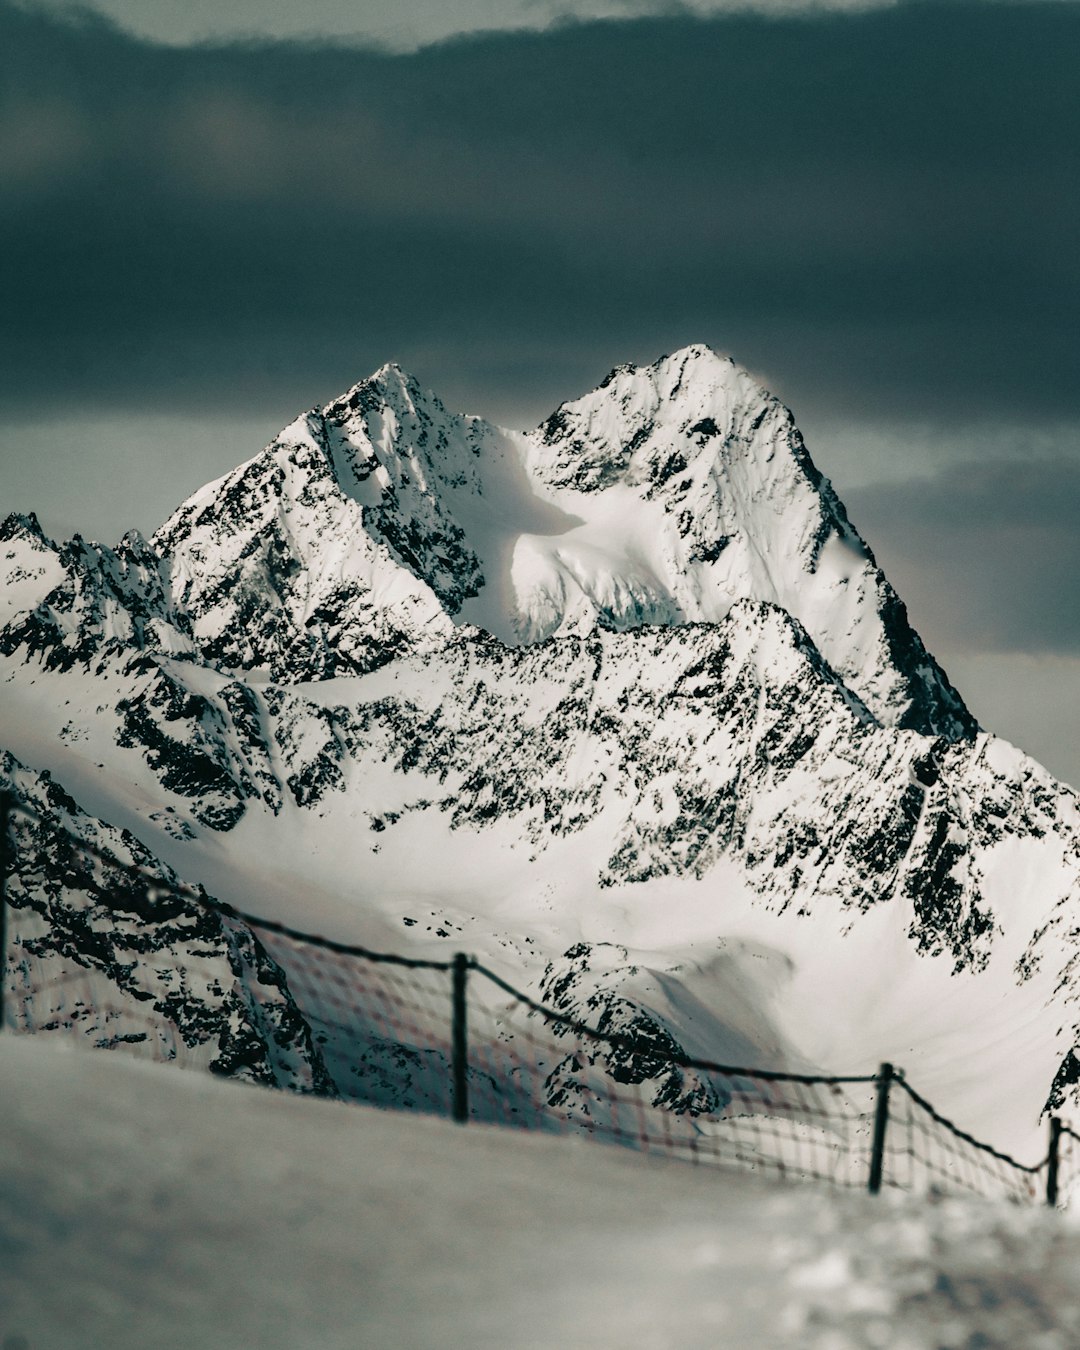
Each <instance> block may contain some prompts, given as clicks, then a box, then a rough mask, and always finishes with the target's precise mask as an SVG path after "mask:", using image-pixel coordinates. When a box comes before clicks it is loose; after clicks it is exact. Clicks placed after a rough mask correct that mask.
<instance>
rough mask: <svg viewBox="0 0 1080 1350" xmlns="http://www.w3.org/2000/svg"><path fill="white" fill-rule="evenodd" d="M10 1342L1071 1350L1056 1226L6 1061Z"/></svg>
mask: <svg viewBox="0 0 1080 1350" xmlns="http://www.w3.org/2000/svg"><path fill="white" fill-rule="evenodd" d="M0 1078H2V1081H3V1082H4V1084H5V1087H6V1090H5V1092H4V1106H3V1110H2V1111H0V1310H2V1311H0V1338H4V1337H6V1338H17V1337H22V1338H23V1339H24V1341H25V1342H26V1343H27V1344H28V1345H29V1346H30V1347H33V1350H39V1347H40V1348H42V1350H44V1348H46V1347H47V1348H48V1350H102V1347H109V1350H128V1347H131V1350H135V1347H138V1348H139V1350H144V1347H145V1346H147V1345H153V1346H155V1347H156V1350H194V1347H200V1350H201V1348H202V1347H209V1346H212V1347H214V1350H233V1347H236V1348H237V1350H239V1348H240V1347H244V1348H245V1350H247V1347H251V1346H259V1347H260V1350H278V1348H279V1347H280V1350H297V1347H303V1348H304V1350H336V1348H337V1347H341V1348H342V1350H344V1348H345V1347H349V1350H355V1347H357V1346H371V1347H394V1350H398V1348H399V1347H400V1348H401V1350H421V1348H426V1347H429V1346H430V1347H435V1346H440V1347H445V1346H454V1347H458V1346H460V1347H475V1348H476V1350H486V1348H487V1347H491V1350H494V1348H495V1347H500V1350H502V1348H503V1347H513V1350H547V1347H556V1346H559V1347H565V1346H574V1347H623V1346H634V1347H640V1348H641V1350H668V1348H669V1347H670V1348H671V1350H675V1347H678V1350H694V1348H695V1347H702V1350H704V1347H710V1350H715V1347H717V1346H723V1347H731V1348H732V1350H735V1348H736V1347H738V1348H739V1350H743V1348H744V1347H745V1348H747V1350H755V1348H757V1347H784V1348H785V1350H786V1348H787V1347H793V1348H794V1350H803V1348H804V1347H805V1350H849V1348H854V1350H861V1348H862V1347H868V1348H869V1347H882V1346H885V1347H891V1348H893V1350H931V1348H933V1350H941V1348H948V1350H952V1347H957V1348H958V1350H959V1347H971V1346H976V1345H978V1346H980V1347H984V1348H990V1350H993V1348H995V1347H1002V1350H1005V1348H1006V1347H1008V1350H1027V1348H1030V1350H1068V1347H1070V1346H1074V1345H1076V1344H1077V1340H1078V1337H1080V1290H1077V1289H1076V1287H1075V1281H1074V1278H1073V1272H1074V1270H1075V1265H1076V1260H1077V1258H1078V1257H1080V1234H1078V1233H1077V1232H1076V1231H1075V1230H1074V1228H1073V1227H1071V1226H1070V1225H1069V1223H1068V1222H1067V1221H1066V1220H1063V1219H1062V1217H1061V1216H1059V1215H1053V1214H1050V1213H1044V1212H1041V1211H1038V1210H1031V1209H1019V1208H1011V1207H1005V1206H1001V1207H998V1206H991V1205H988V1204H975V1203H972V1204H966V1203H962V1202H948V1203H943V1204H939V1205H920V1204H918V1203H917V1202H914V1201H912V1200H911V1199H910V1198H903V1197H892V1196H883V1197H880V1198H879V1199H877V1200H873V1199H871V1198H870V1197H867V1196H863V1195H857V1194H854V1195H853V1194H847V1193H840V1192H836V1193H833V1192H830V1191H825V1190H820V1189H818V1188H816V1187H813V1186H809V1185H796V1184H792V1185H788V1186H784V1185H776V1184H772V1185H770V1184H768V1183H764V1182H761V1181H759V1180H756V1179H754V1178H749V1177H746V1176H743V1175H739V1174H728V1173H726V1172H720V1171H716V1170H713V1169H708V1170H698V1169H695V1168H693V1167H690V1166H687V1165H683V1164H679V1163H665V1162H662V1161H658V1160H652V1159H647V1158H641V1157H639V1156H634V1155H628V1154H627V1153H626V1152H625V1151H624V1150H621V1149H614V1148H605V1147H603V1146H601V1145H596V1144H590V1143H588V1142H586V1141H584V1140H573V1139H555V1138H551V1137H548V1136H541V1135H534V1134H523V1133H518V1132H516V1131H503V1130H498V1129H494V1128H490V1127H479V1126H470V1127H469V1128H468V1129H461V1128H460V1127H455V1126H453V1125H451V1124H449V1123H447V1122H445V1121H442V1120H437V1119H433V1118H429V1117H422V1116H413V1115H402V1114H396V1113H391V1112H380V1111H376V1110H372V1109H368V1108H363V1107H344V1106H340V1105H336V1104H333V1103H327V1102H319V1101H314V1100H311V1099H302V1098H298V1097H293V1096H291V1095H289V1094H285V1093H273V1092H269V1091H265V1090H261V1089H256V1088H248V1087H241V1086H239V1085H236V1084H233V1083H224V1082H219V1081H216V1080H214V1079H211V1078H209V1077H207V1076H205V1075H203V1074H200V1073H193V1072H184V1071H182V1070H177V1069H172V1068H166V1067H162V1066H157V1065H148V1064H143V1063H139V1062H136V1061H133V1060H130V1059H128V1058H127V1057H123V1056H119V1055H110V1054H107V1053H104V1052H93V1051H89V1050H82V1051H73V1050H71V1049H68V1048H66V1047H63V1046H60V1045H58V1044H57V1043H56V1042H51V1041H49V1040H48V1039H47V1038H45V1037H35V1038H19V1037H11V1036H8V1037H5V1038H3V1040H2V1041H0Z"/></svg>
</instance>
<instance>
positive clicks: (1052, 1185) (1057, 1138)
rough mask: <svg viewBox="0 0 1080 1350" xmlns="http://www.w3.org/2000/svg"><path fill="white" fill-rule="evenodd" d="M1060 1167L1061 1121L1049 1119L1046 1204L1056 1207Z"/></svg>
mask: <svg viewBox="0 0 1080 1350" xmlns="http://www.w3.org/2000/svg"><path fill="white" fill-rule="evenodd" d="M1060 1165H1061V1119H1060V1117H1059V1116H1051V1117H1050V1152H1049V1153H1048V1154H1047V1155H1046V1203H1047V1204H1048V1205H1050V1207H1051V1208H1054V1207H1056V1206H1057V1199H1058V1168H1059V1167H1060Z"/></svg>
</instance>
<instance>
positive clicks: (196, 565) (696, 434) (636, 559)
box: [154, 345, 975, 738]
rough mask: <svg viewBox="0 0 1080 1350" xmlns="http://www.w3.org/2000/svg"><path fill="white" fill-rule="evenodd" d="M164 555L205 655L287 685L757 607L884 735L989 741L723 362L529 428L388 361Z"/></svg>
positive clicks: (764, 394)
mask: <svg viewBox="0 0 1080 1350" xmlns="http://www.w3.org/2000/svg"><path fill="white" fill-rule="evenodd" d="M154 543H155V546H156V547H157V548H158V549H159V550H160V551H161V552H162V553H163V554H164V555H165V556H166V557H167V559H168V560H169V567H170V570H171V576H172V586H173V594H174V596H175V597H176V600H177V603H178V605H179V606H180V607H181V608H182V609H183V610H184V611H185V612H187V613H188V614H189V615H190V616H191V621H192V625H193V634H194V636H195V638H196V641H197V642H199V643H200V644H201V645H202V647H203V650H204V651H205V652H206V653H207V654H208V655H210V656H211V657H212V658H213V659H215V660H219V661H221V662H223V663H224V664H226V665H228V666H231V667H235V668H241V669H247V668H250V667H252V666H265V667H267V668H268V669H269V671H270V673H271V674H272V676H273V677H274V678H276V679H283V678H284V679H310V678H320V677H325V676H327V675H332V674H339V673H344V672H348V671H353V672H356V671H362V670H365V669H370V668H372V667H373V666H375V665H378V664H380V663H381V661H383V660H385V659H387V658H388V657H389V656H390V655H393V653H394V652H397V651H401V650H403V649H404V648H405V647H409V646H415V645H417V644H419V645H420V646H421V647H424V648H430V647H432V646H434V645H438V644H439V643H441V642H444V641H446V640H447V639H448V637H449V636H450V635H451V634H452V630H453V628H454V626H455V625H458V626H460V625H462V624H471V625H475V626H477V627H480V628H483V629H486V630H487V631H489V632H491V633H492V634H494V635H495V636H496V637H498V638H500V639H501V640H502V641H504V642H507V643H511V644H513V643H520V642H536V641H541V640H543V639H545V638H548V637H552V636H559V635H564V634H567V633H580V632H587V631H589V630H590V629H591V628H593V627H595V626H596V625H597V624H600V625H603V626H606V627H610V628H614V629H625V628H633V627H638V626H640V625H642V624H666V625H670V624H682V623H693V622H706V623H714V622H717V621H719V620H720V619H722V618H723V617H724V615H725V614H726V613H727V612H728V610H729V609H730V608H731V606H732V604H733V603H734V602H735V601H736V600H738V599H741V598H749V599H758V600H764V601H767V602H769V603H773V604H778V605H781V606H782V607H784V608H785V609H787V610H788V611H789V612H790V613H791V614H793V615H794V616H795V617H796V618H797V619H798V620H799V621H800V623H802V624H803V625H804V627H805V628H806V629H807V631H808V632H809V633H810V634H811V636H812V637H813V639H814V641H815V642H816V643H817V645H818V646H819V647H820V648H821V650H822V652H823V653H824V655H825V656H826V659H828V660H829V661H830V662H831V663H832V664H833V666H834V667H835V669H836V670H837V672H838V673H839V674H840V676H841V677H842V678H843V679H844V680H846V681H847V682H848V683H849V685H850V686H851V688H852V689H853V691H854V692H855V693H856V694H857V695H858V696H859V697H860V698H861V699H862V700H863V701H864V702H865V703H866V704H867V706H868V707H869V708H870V709H871V710H872V712H873V713H874V715H875V716H876V717H878V718H879V719H880V720H881V721H882V722H884V723H885V724H887V725H896V726H907V727H913V728H916V729H919V730H928V731H933V732H934V733H936V734H943V735H945V736H948V737H950V738H953V737H956V736H959V735H965V734H969V733H970V732H971V731H973V730H974V727H975V724H974V721H973V720H972V718H971V717H970V714H968V712H967V710H966V709H965V708H964V706H963V703H962V701H961V700H960V698H959V696H958V695H957V694H956V692H955V690H953V689H952V687H951V686H950V685H949V683H948V681H947V679H946V678H945V676H944V674H943V673H942V672H941V670H940V669H939V667H938V666H937V665H936V663H935V662H934V661H933V659H932V658H931V657H930V656H929V654H928V653H927V652H926V650H925V648H924V646H923V644H922V643H921V641H920V640H919V638H918V636H917V634H915V633H914V632H913V631H912V629H911V627H910V625H909V624H908V622H907V617H906V613H905V611H904V609H903V606H902V605H901V604H900V602H899V601H898V599H897V598H896V596H895V593H894V592H893V591H892V589H891V587H890V586H889V584H888V582H887V581H886V579H885V578H884V576H883V575H882V574H881V572H880V571H879V570H878V568H877V566H876V565H875V562H874V559H873V555H872V554H871V552H870V550H869V549H868V548H867V547H866V545H865V544H864V543H863V541H862V539H861V538H860V537H859V535H858V534H857V532H856V531H855V530H854V528H853V527H852V526H851V524H850V522H849V521H848V518H847V515H846V512H845V511H844V508H843V506H842V504H841V503H840V501H839V500H838V498H837V497H836V495H835V493H834V492H833V490H832V488H831V486H830V485H829V484H828V482H827V481H826V480H824V479H823V478H822V476H821V475H820V473H818V471H817V469H816V468H815V467H814V465H813V463H812V461H811V459H810V456H809V455H808V453H807V451H806V447H805V446H804V444H803V441H802V438H801V436H800V435H799V432H798V429H797V428H796V426H795V424H794V421H793V419H792V416H791V414H790V413H789V412H788V410H787V409H786V408H785V407H784V406H783V405H782V404H781V403H780V402H779V400H777V399H776V398H775V397H774V396H773V395H771V394H770V393H768V391H767V390H765V389H763V388H762V387H761V385H760V384H758V382H757V381H756V380H754V378H753V377H752V376H751V375H749V374H748V373H747V372H746V371H745V370H744V369H742V367H740V366H739V365H737V364H736V363H735V362H734V361H733V360H732V359H731V358H730V357H726V356H721V355H718V354H717V353H716V352H714V351H712V350H711V349H710V348H708V347H706V346H703V345H696V346H691V347H687V348H685V349H683V350H682V351H679V352H676V353H674V354H673V355H671V356H667V357H663V358H661V359H660V360H659V361H657V362H655V363H653V364H652V365H650V366H643V367H641V366H620V367H617V368H616V369H615V370H614V371H612V373H611V374H610V375H609V376H608V377H607V378H606V379H605V380H604V381H603V382H602V383H601V384H600V385H599V386H598V387H597V388H596V389H594V390H592V391H591V392H590V393H588V394H585V395H584V396H583V397H581V398H579V399H577V400H574V401H573V402H569V403H564V404H562V405H561V406H560V407H559V408H558V409H557V410H556V411H555V412H554V413H553V414H552V415H551V416H550V417H549V418H547V419H546V421H544V422H543V423H542V424H541V425H540V427H539V428H537V429H536V430H535V431H533V432H529V433H522V432H514V431H507V430H504V429H502V428H499V427H496V426H493V425H492V424H490V423H488V422H485V421H484V420H483V419H482V418H478V417H466V416H461V415H459V414H456V413H453V412H450V411H448V410H447V409H446V407H445V406H444V405H443V404H442V402H441V401H440V400H439V399H438V397H437V396H436V395H435V394H432V393H430V392H429V391H427V390H425V389H424V388H423V387H422V386H421V385H420V384H419V382H418V381H417V380H416V379H415V378H414V377H413V376H412V375H410V374H408V373H407V372H405V371H404V370H402V369H401V368H400V367H399V366H397V365H393V364H390V365H386V366H383V367H381V368H380V369H379V370H378V371H376V372H375V373H374V374H373V375H372V376H370V377H369V378H368V379H366V380H362V381H360V382H359V383H357V384H356V385H354V386H353V387H352V388H351V389H350V390H348V391H347V392H346V393H345V394H343V395H341V396H340V397H339V398H337V399H334V400H332V401H331V402H330V403H328V404H327V405H326V406H325V407H323V408H322V409H314V410H311V411H309V412H307V413H305V414H304V415H302V416H301V417H300V418H298V419H297V420H296V421H295V422H294V423H292V424H291V425H290V426H289V427H287V428H286V429H285V430H284V431H283V432H282V433H281V435H280V436H279V437H278V438H277V439H276V440H275V441H274V442H273V443H272V444H271V445H270V446H268V447H267V448H266V449H265V450H264V451H262V452H261V454H259V455H257V456H256V457H255V458H254V459H253V460H251V461H249V462H248V463H247V464H245V465H241V466H240V468H238V469H236V470H234V472H233V473H232V474H229V475H227V476H226V477H225V478H223V479H221V480H220V481H219V482H217V483H215V484H212V485H211V486H210V487H209V488H207V489H204V490H203V491H202V492H200V493H197V494H196V495H195V497H193V498H192V499H191V500H190V501H189V502H187V503H185V504H184V505H183V506H182V507H181V508H180V510H179V511H178V512H177V513H176V514H175V515H174V516H173V517H172V518H171V519H170V520H169V521H167V522H166V523H165V525H163V526H162V528H161V530H159V531H158V533H157V535H156V536H155V539H154Z"/></svg>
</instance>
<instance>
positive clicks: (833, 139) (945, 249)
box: [0, 0, 1080, 784]
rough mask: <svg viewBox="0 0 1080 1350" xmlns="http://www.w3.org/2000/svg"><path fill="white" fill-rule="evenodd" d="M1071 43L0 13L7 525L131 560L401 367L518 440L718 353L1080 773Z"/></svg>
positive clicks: (292, 9) (1061, 5)
mask: <svg viewBox="0 0 1080 1350" xmlns="http://www.w3.org/2000/svg"><path fill="white" fill-rule="evenodd" d="M568 11H569V12H572V13H573V14H576V15H578V16H579V21H576V22H575V21H572V20H570V19H568V18H567V13H568ZM581 16H586V18H587V21H586V20H585V19H582V18H581ZM493 28H498V29H501V30H502V31H480V30H490V29H493ZM1078 51H1080V4H1078V3H1074V0H1045V2H1042V0H1025V2H1024V3H1009V0H955V2H954V0H933V2H932V3H921V4H920V3H905V2H903V0H899V2H898V3H881V4H853V3H842V2H838V3H835V4H827V3H824V4H813V3H806V4H795V3H786V0H784V2H781V0H772V2H770V0H760V2H759V3H757V4H745V5H739V4H733V3H711V2H710V0H695V3H692V4H684V5H672V4H665V3H661V2H658V3H648V0H640V2H639V0H589V2H588V3H583V4H577V5H568V4H558V3H555V2H554V0H394V3H376V0H366V3H365V2H364V0H308V3H307V4H306V5H305V6H303V7H301V6H297V5H295V4H294V3H292V0H288V3H286V0H231V3H230V4H228V5H220V4H219V3H216V2H215V3H210V0H187V3H185V4H182V5H181V4H176V3H173V2H172V0H95V5H94V7H93V8H91V7H89V6H86V7H84V8H83V9H82V10H80V11H78V12H74V11H71V10H70V9H66V10H65V9H64V8H63V7H61V6H58V5H56V4H44V3H13V2H12V0H0V456H2V459H0V464H2V469H3V479H2V483H0V509H2V510H5V511H6V510H8V509H20V510H25V509H31V508H35V509H37V510H38V512H39V514H40V515H41V517H42V520H43V523H44V524H45V525H46V526H47V528H50V529H51V530H53V531H55V532H56V533H58V534H68V533H70V532H71V531H73V530H75V529H81V530H82V531H83V532H84V533H89V534H96V535H99V536H102V537H105V538H108V539H114V538H115V537H118V536H119V534H120V533H122V531H123V529H124V528H125V527H126V526H127V525H129V524H135V525H138V526H140V527H141V528H142V529H144V530H147V531H148V530H150V529H152V528H153V527H154V526H156V525H157V524H158V523H159V522H160V520H161V519H162V518H163V517H164V516H165V515H166V514H167V512H168V511H169V510H170V509H171V508H172V507H173V506H174V505H175V504H176V503H177V502H178V501H179V500H180V498H181V497H183V496H185V495H186V494H187V493H188V492H190V491H192V490H193V489H194V488H196V487H197V486H199V485H200V484H201V483H202V482H203V481H204V480H205V479H207V478H209V477H212V476H216V475H217V474H219V473H222V472H224V471H225V470H226V469H227V468H229V467H231V466H232V465H233V464H235V463H237V462H239V460H241V459H243V458H246V457H247V456H248V455H250V454H252V453H254V451H255V450H257V449H258V448H259V446H260V445H262V444H263V443H264V442H265V441H266V440H267V439H269V437H270V436H271V435H272V434H273V433H274V432H275V431H276V430H277V429H278V428H279V427H280V426H281V425H283V424H284V423H285V422H286V421H288V420H290V419H291V418H292V417H293V416H294V415H295V414H296V412H298V411H299V410H301V409H303V408H306V407H309V406H311V405H313V404H315V403H317V402H320V401H325V400H326V399H328V398H330V397H331V396H333V395H334V394H336V393H337V392H339V391H340V390H342V389H343V388H345V387H347V386H348V385H349V384H352V383H353V382H355V381H356V380H357V379H359V378H360V377H361V376H363V375H365V374H367V373H369V372H370V371H371V370H372V369H374V368H375V367H376V366H378V365H380V364H381V363H382V362H383V361H386V360H391V359H393V360H398V361H400V362H401V363H402V364H404V365H406V366H407V367H409V368H410V369H412V370H413V371H414V372H415V373H416V375H417V376H418V377H419V378H420V379H421V380H422V381H423V382H424V383H426V384H428V385H429V386H430V387H432V388H434V389H436V390H437V391H438V392H439V393H440V395H441V396H442V397H443V398H444V399H445V400H446V401H447V403H448V404H449V405H450V406H452V407H458V408H461V409H462V410H467V411H473V412H480V413H483V414H485V415H487V416H489V417H492V418H494V419H495V420H500V421H503V422H505V423H508V424H511V425H518V426H530V425H533V424H534V423H536V422H537V421H539V420H540V418H541V417H542V416H544V415H545V414H546V413H547V412H549V411H550V410H551V409H552V408H553V407H554V406H555V404H557V403H558V402H559V401H560V400H561V399H563V398H566V397H572V396H574V395H576V394H578V393H581V392H583V391H584V390H586V389H587V388H589V387H591V386H592V385H594V384H595V383H596V382H597V381H598V380H599V379H600V378H602V377H603V375H604V374H605V373H606V372H607V370H608V369H609V368H610V367H611V366H612V365H614V364H616V363H617V362H621V361H626V360H651V359H653V358H655V357H656V356H657V355H659V354H660V353H661V352H664V351H668V350H671V349H673V348H675V347H678V346H683V345H685V344H686V343H689V342H693V341H705V342H709V343H711V344H712V345H713V346H714V347H717V348H718V349H720V350H723V351H729V352H731V353H732V354H733V355H734V356H735V357H736V358H737V359H739V360H741V361H742V362H743V363H744V364H745V365H747V366H749V367H750V369H752V370H753V371H754V372H755V373H757V374H758V375H760V376H761V377H762V378H763V379H764V380H765V381H766V383H768V384H769V385H770V386H771V387H772V388H773V389H774V390H775V391H776V392H777V393H778V394H780V396H781V397H782V398H784V399H785V401H786V402H788V403H789V404H790V406H791V407H792V408H793V409H794V411H795V414H796V418H797V420H798V421H799V423H800V425H801V426H802V427H803V430H804V432H805V434H806V436H807V440H808V442H809V445H810V450H811V453H812V454H813V456H814V458H815V459H816V461H817V462H818V463H819V465H820V466H821V467H822V469H823V470H824V471H825V472H826V473H828V474H829V475H830V476H831V477H832V478H833V480H834V482H835V483H836V486H837V488H838V490H839V491H840V494H841V496H842V497H843V498H844V499H845V501H846V502H847V504H848V506H849V508H850V511H851V514H852V516H853V518H854V520H855V522H856V524H857V525H858V526H859V528H860V529H861V530H862V532H863V533H864V534H865V535H866V536H867V538H868V539H869V541H870V543H871V545H872V546H873V547H874V549H875V552H876V553H877V555H878V557H879V561H881V562H882V564H883V566H884V567H885V570H886V572H887V573H888V574H889V575H890V577H891V578H892V579H893V581H894V582H895V584H896V585H897V587H898V589H899V590H900V592H901V594H902V595H903V596H904V597H905V599H906V600H907V601H908V603H909V607H910V609H911V611H912V615H913V618H914V621H915V624H916V626H917V627H918V628H919V629H920V631H921V632H922V633H923V635H924V637H925V638H926V639H927V641H928V643H929V645H930V646H931V648H932V649H933V650H934V651H935V653H936V654H937V655H938V656H939V658H940V659H942V660H943V662H944V664H945V665H946V668H947V669H948V670H949V671H950V674H952V675H953V677H954V679H955V680H956V682H957V683H958V685H959V687H960V688H961V690H962V692H963V693H964V694H965V696H966V697H967V698H968V701H969V702H970V704H971V705H972V707H973V710H974V711H975V713H976V715H977V716H979V717H980V718H981V720H982V721H983V722H984V723H985V724H986V725H987V726H988V727H990V729H992V730H996V731H999V732H1001V733H1002V734H1004V735H1007V736H1009V737H1010V739H1013V740H1017V741H1018V742H1019V743H1021V744H1023V745H1024V746H1025V748H1028V749H1030V750H1031V751H1032V752H1033V753H1035V754H1036V755H1038V757H1039V758H1041V759H1042V760H1043V761H1044V762H1046V763H1047V764H1048V765H1049V766H1050V767H1051V768H1053V769H1054V770H1055V771H1056V772H1057V773H1059V774H1060V775H1062V776H1063V777H1065V778H1067V779H1068V780H1069V781H1071V782H1073V783H1074V784H1080V747H1078V739H1080V712H1078V707H1080V699H1078V697H1077V694H1078V692H1080V687H1078V686H1080V681H1078V676H1080V602H1078V599H1077V596H1078V585H1077V583H1078V580H1080V544H1078V533H1077V528H1076V527H1077V522H1078V518H1080V380H1078V379H1077V375H1078V369H1077V367H1078V357H1077V354H1078V353H1080V332H1078V328H1080V323H1078V318H1077V315H1078V313H1080V275H1078V274H1080V249H1078V248H1077V240H1078V238H1080V211H1078V207H1080V153H1078V149H1077V147H1078V146H1080V79H1078V78H1077V73H1076V53H1077V52H1078Z"/></svg>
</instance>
